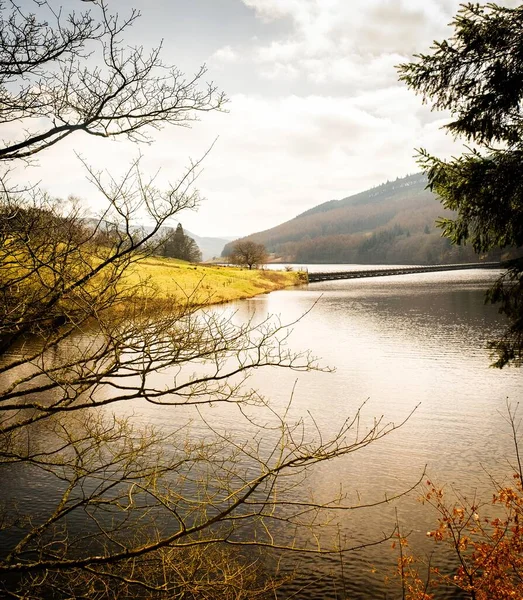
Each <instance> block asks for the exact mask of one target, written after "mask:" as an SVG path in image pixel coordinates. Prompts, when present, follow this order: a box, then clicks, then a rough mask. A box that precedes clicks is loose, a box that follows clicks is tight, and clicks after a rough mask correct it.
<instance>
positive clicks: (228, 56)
mask: <svg viewBox="0 0 523 600" xmlns="http://www.w3.org/2000/svg"><path fill="white" fill-rule="evenodd" d="M237 60H238V54H237V53H236V52H235V51H234V50H233V49H232V47H231V46H223V48H218V50H216V52H214V54H212V55H211V58H210V61H211V62H212V63H215V62H225V63H232V62H236V61H237Z"/></svg>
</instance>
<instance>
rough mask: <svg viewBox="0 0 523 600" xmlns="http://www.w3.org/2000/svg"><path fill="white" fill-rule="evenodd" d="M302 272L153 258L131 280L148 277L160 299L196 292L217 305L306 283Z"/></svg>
mask: <svg viewBox="0 0 523 600" xmlns="http://www.w3.org/2000/svg"><path fill="white" fill-rule="evenodd" d="M302 277H303V276H302V275H300V273H298V272H295V271H291V272H286V271H270V270H268V269H267V270H266V269H259V270H258V269H253V270H251V271H250V270H249V269H243V268H239V267H221V266H218V265H213V266H204V265H194V264H190V263H187V262H184V261H180V260H176V259H172V258H160V257H151V258H147V259H145V260H143V261H141V262H139V263H137V265H136V266H135V267H134V270H133V273H132V276H131V278H130V280H129V282H130V283H137V282H138V281H139V280H140V279H148V280H149V281H150V283H151V284H152V285H153V286H154V287H155V288H156V290H157V294H158V299H160V300H166V299H174V301H176V300H180V301H184V300H186V299H187V297H188V296H191V295H193V294H194V297H193V301H196V302H197V303H199V304H218V303H221V302H229V301H231V300H240V299H243V298H251V297H252V296H257V295H258V294H265V293H267V292H272V291H274V290H280V289H282V288H285V287H290V286H294V285H298V284H300V283H303V278H302Z"/></svg>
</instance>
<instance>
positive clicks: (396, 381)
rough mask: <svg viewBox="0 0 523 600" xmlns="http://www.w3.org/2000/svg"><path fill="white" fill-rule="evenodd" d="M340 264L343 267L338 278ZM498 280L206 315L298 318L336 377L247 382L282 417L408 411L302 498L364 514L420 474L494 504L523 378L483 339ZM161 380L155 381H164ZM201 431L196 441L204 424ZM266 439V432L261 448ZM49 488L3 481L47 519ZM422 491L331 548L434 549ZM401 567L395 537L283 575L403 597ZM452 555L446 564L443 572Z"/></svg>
mask: <svg viewBox="0 0 523 600" xmlns="http://www.w3.org/2000/svg"><path fill="white" fill-rule="evenodd" d="M315 267H321V269H323V268H324V267H325V266H324V265H316V266H315ZM312 268H313V267H311V270H312ZM346 268H347V266H346V265H336V270H344V269H346ZM316 270H318V268H316ZM497 274H498V272H496V271H485V270H467V271H452V272H438V273H423V274H415V275H402V276H391V277H379V278H375V279H353V280H345V281H343V280H341V281H340V280H338V281H332V282H322V283H314V284H310V285H308V286H301V287H299V288H295V289H288V290H282V291H279V292H273V293H271V294H268V295H263V296H258V297H255V298H252V299H249V300H244V301H240V302H235V303H232V304H228V305H223V306H218V307H214V308H212V309H211V310H213V311H216V312H217V313H219V314H222V315H226V316H230V317H231V318H233V319H234V320H236V321H238V322H245V321H247V320H248V319H254V320H255V321H256V320H262V319H264V318H266V316H267V315H276V316H277V317H278V318H280V319H281V321H282V322H284V323H290V322H295V321H296V323H295V325H293V327H292V333H291V334H290V336H289V340H288V341H289V345H290V347H291V348H292V349H294V350H296V351H300V350H304V349H310V350H312V352H313V353H314V354H315V355H317V356H318V357H320V363H321V364H322V365H324V366H328V367H332V368H333V369H335V370H334V371H333V372H322V371H312V372H308V373H296V372H292V371H290V370H286V369H276V368H269V369H259V370H257V371H255V372H254V373H253V374H252V376H251V378H250V380H249V385H251V386H253V387H255V388H256V389H258V390H259V391H260V393H261V394H263V395H264V396H265V397H266V398H268V399H270V403H271V407H272V408H273V409H274V410H275V411H276V412H279V413H281V412H283V411H285V410H286V411H287V414H288V419H289V420H290V421H293V422H296V421H298V419H299V418H300V417H301V416H305V417H308V415H309V414H310V415H312V417H313V418H314V423H315V424H316V425H317V427H318V428H319V429H320V430H321V431H322V434H323V435H324V436H325V437H328V436H329V435H334V434H335V433H336V431H337V428H338V427H339V426H340V424H341V422H342V421H343V419H345V418H347V417H351V416H354V415H355V414H356V413H357V411H358V409H359V408H360V407H362V405H364V406H363V408H362V416H361V426H362V428H364V427H365V426H366V425H371V424H372V423H373V420H374V418H380V417H382V416H383V419H384V422H389V421H391V422H395V423H400V422H402V421H404V420H405V419H406V418H407V417H408V416H409V415H411V416H410V418H409V419H408V420H407V422H406V423H405V424H404V425H403V426H402V427H401V428H400V429H399V430H397V431H395V432H393V433H392V434H391V435H389V436H387V437H385V438H383V439H381V440H379V441H377V442H375V443H372V444H370V445H369V446H367V447H366V448H363V449H361V450H359V451H358V452H355V453H353V454H351V455H349V456H345V457H343V458H342V459H339V460H334V461H332V462H327V463H323V464H321V465H319V467H318V468H317V469H315V470H314V471H311V473H310V474H309V475H308V477H307V478H306V480H305V481H304V482H303V483H302V484H301V485H300V487H299V488H296V489H295V490H294V492H293V494H294V498H295V499H298V500H300V499H304V498H310V497H311V495H312V494H314V498H315V499H317V500H324V501H326V500H328V499H330V498H332V496H333V495H335V494H336V493H337V492H338V490H340V489H341V490H342V493H343V494H345V495H346V503H349V504H351V505H353V506H355V507H356V506H360V507H361V506H362V505H366V504H369V503H370V504H372V503H376V502H379V501H381V500H384V499H385V498H390V497H391V496H394V495H395V494H399V493H401V492H402V491H404V490H406V489H408V488H409V487H410V486H412V485H413V484H414V483H415V482H416V481H417V480H418V479H419V478H420V477H421V476H422V474H423V473H424V470H425V469H426V473H427V474H426V475H425V476H424V477H423V478H424V479H427V478H429V477H430V479H431V480H433V481H435V482H438V483H439V484H441V485H444V486H446V489H448V490H449V491H450V492H452V490H454V491H455V492H457V493H462V494H466V495H467V496H470V495H472V494H474V493H477V494H478V496H480V497H484V498H485V500H487V501H488V500H489V499H490V498H491V494H492V488H491V482H490V480H489V477H490V476H492V477H495V478H498V479H506V480H508V481H510V480H511V479H512V478H511V475H512V470H511V467H510V465H509V463H510V462H511V461H512V462H513V460H514V448H513V445H512V439H511V434H510V428H509V425H508V423H507V421H506V414H507V410H506V406H507V401H510V402H511V403H512V404H513V405H515V404H516V403H517V402H518V401H519V400H520V399H521V396H522V393H521V392H522V388H521V372H520V371H519V370H518V369H514V368H506V369H503V370H501V371H499V370H495V369H491V368H489V364H490V358H489V353H488V351H487V350H486V343H487V341H488V340H489V339H492V338H493V337H495V336H496V335H497V334H499V332H500V331H501V330H502V328H503V319H502V318H501V317H500V316H499V315H498V313H497V310H496V309H495V308H493V307H492V306H488V305H485V304H484V292H485V290H486V289H487V287H488V286H489V285H490V284H491V283H492V282H493V281H494V279H495V278H496V276H497ZM158 377H159V382H161V378H164V377H169V373H162V374H161V375H159V376H158ZM291 398H292V404H291V406H290V408H288V404H289V401H290V399H291ZM414 409H415V410H414ZM112 410H113V409H112ZM167 410H171V411H172V410H174V411H176V412H175V413H173V412H169V413H166V409H165V408H164V407H155V406H151V405H147V404H144V403H141V402H137V401H133V402H131V403H125V404H120V405H117V406H115V407H114V411H115V412H116V413H117V414H119V415H120V416H125V415H126V414H127V413H129V412H132V413H133V414H134V415H135V417H136V419H137V420H138V422H141V423H142V424H143V425H144V426H145V425H151V424H152V425H156V426H157V427H159V428H163V429H166V428H167V429H169V428H173V427H174V428H179V427H181V426H183V423H184V419H187V420H189V419H190V418H191V417H192V416H194V415H192V414H190V411H186V410H185V409H183V410H182V409H167ZM413 411H414V412H413ZM411 413H412V414H411ZM204 414H205V416H206V417H207V418H208V419H209V420H212V425H213V428H215V429H216V430H217V431H227V432H229V433H231V434H233V435H234V436H235V438H236V439H238V440H239V441H244V440H248V439H249V436H250V435H251V427H250V423H249V422H248V421H246V420H244V419H238V418H237V413H236V412H234V409H232V408H231V407H221V406H219V405H215V406H214V407H211V408H209V409H206V412H204ZM167 415H168V416H167ZM309 422H310V421H309ZM193 431H194V434H195V435H198V434H199V433H198V431H199V430H198V427H197V425H196V426H194V427H193ZM271 442H272V440H271V435H270V433H268V434H267V438H266V439H264V440H262V442H261V446H260V447H261V449H262V450H263V449H264V444H266V446H267V448H270V446H271ZM46 486H47V483H46V480H45V477H44V476H42V477H41V478H39V479H37V480H36V479H34V478H27V479H23V478H22V477H20V476H18V477H13V478H12V481H11V480H10V479H9V478H6V479H4V480H3V494H4V496H6V497H8V496H16V497H17V498H18V499H19V500H20V502H22V503H24V502H25V503H27V504H30V503H32V502H34V500H35V499H37V500H38V505H39V507H40V510H42V511H44V510H45V507H46V504H45V503H46V502H47V501H49V500H48V498H50V497H52V494H50V493H49V490H48V489H47V487H46ZM420 494H421V489H418V490H416V491H414V492H412V493H411V494H409V495H408V496H407V497H403V498H401V499H399V500H398V501H396V502H393V503H385V504H382V505H380V506H377V507H374V508H355V509H354V510H351V511H348V512H340V513H339V516H338V522H337V524H330V525H329V526H327V527H325V530H324V531H325V536H326V538H330V539H327V540H326V541H332V539H333V537H334V536H339V538H340V539H341V540H343V541H344V542H345V543H347V544H348V545H350V546H358V545H360V544H366V543H370V542H373V541H375V540H378V539H380V538H382V537H383V536H384V535H387V534H389V533H390V532H391V531H392V530H393V528H394V525H395V522H396V519H397V520H398V522H399V524H400V526H401V529H402V532H403V533H409V540H410V543H411V545H412V547H413V549H414V550H415V551H416V552H419V553H423V552H430V551H431V550H432V549H433V546H434V543H433V542H432V540H430V539H428V538H427V536H426V532H427V530H429V529H433V528H435V526H436V515H435V514H434V513H433V512H431V510H430V508H428V507H427V506H422V505H421V504H420V503H419V502H418V497H419V496H420ZM80 525H81V524H79V526H80ZM284 535H285V534H284ZM396 558H397V554H396V553H395V551H394V550H392V549H391V544H390V542H385V543H383V544H381V545H378V546H372V547H369V548H366V549H363V550H359V551H357V552H353V553H349V554H347V555H345V556H344V557H340V556H339V555H334V556H331V557H323V558H321V557H317V556H312V555H307V556H303V555H299V556H294V557H291V559H290V560H288V561H287V562H285V563H284V568H285V569H287V568H288V569H292V568H293V567H299V571H300V572H299V573H298V575H297V577H296V578H295V580H294V581H293V582H292V583H290V584H289V585H288V586H287V587H286V588H285V590H284V591H285V593H286V594H287V595H288V594H295V596H293V597H296V598H301V599H304V600H320V599H321V600H328V599H333V600H334V599H337V600H341V599H342V598H343V599H345V598H351V599H356V600H358V599H362V600H363V599H367V598H396V597H398V596H397V593H396V592H397V588H396V587H395V584H394V583H390V582H387V578H388V577H390V576H391V575H392V573H393V571H394V564H395V561H396ZM449 560H450V558H449V557H447V556H445V555H443V557H442V559H441V562H442V564H443V566H448V565H449V564H450V563H449V562H448V561H449ZM283 597H285V596H283ZM439 597H440V598H452V597H457V596H452V595H449V594H448V595H445V594H441V595H440V596H439Z"/></svg>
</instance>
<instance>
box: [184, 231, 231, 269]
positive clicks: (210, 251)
mask: <svg viewBox="0 0 523 600" xmlns="http://www.w3.org/2000/svg"><path fill="white" fill-rule="evenodd" d="M185 233H186V234H187V235H188V236H190V237H192V239H193V240H194V241H195V242H196V243H197V244H198V248H200V250H201V251H202V260H204V261H205V260H211V259H212V258H214V257H217V256H220V255H221V253H222V250H223V247H224V246H225V245H226V244H227V243H229V242H230V241H231V240H232V239H233V238H230V237H227V238H218V237H202V236H199V235H196V234H195V233H192V232H190V231H187V229H185Z"/></svg>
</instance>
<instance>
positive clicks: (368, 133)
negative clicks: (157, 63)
mask: <svg viewBox="0 0 523 600" xmlns="http://www.w3.org/2000/svg"><path fill="white" fill-rule="evenodd" d="M500 3H501V4H504V5H507V6H514V5H517V4H518V2H515V1H508V0H507V1H505V2H500ZM78 4H79V3H78V2H76V1H74V2H73V1H72V0H69V1H68V2H65V6H66V8H72V7H77V6H78ZM109 5H110V7H111V8H112V9H113V10H115V11H118V12H120V13H122V15H123V14H125V13H126V12H127V11H128V10H129V7H131V6H132V7H135V8H138V9H139V10H140V11H141V13H142V17H141V19H140V20H139V21H138V22H136V23H135V24H134V26H133V28H132V29H131V30H129V32H128V34H127V37H126V41H128V42H129V43H130V44H144V45H146V46H153V45H157V44H158V42H159V41H160V40H162V39H163V58H164V61H165V62H167V63H170V64H175V65H177V66H178V67H179V68H181V69H182V70H183V71H184V72H185V73H187V74H190V73H193V72H194V71H196V70H197V69H198V68H199V66H200V65H202V64H204V63H205V64H206V65H207V67H208V73H207V76H206V77H207V79H208V80H213V81H214V82H215V83H216V84H217V85H218V86H219V87H220V89H222V90H223V91H224V92H225V93H226V94H227V96H228V98H229V103H228V105H227V112H226V113H221V114H220V113H210V114H204V115H203V116H202V117H201V120H200V122H198V123H195V124H194V126H193V127H192V129H190V130H188V129H182V128H176V127H167V128H165V129H164V130H163V131H162V132H161V133H160V134H158V135H156V142H155V143H154V144H152V145H151V146H147V147H143V148H141V152H142V153H143V155H144V159H143V160H144V163H143V164H144V167H145V168H146V169H147V170H148V171H150V172H151V173H153V172H154V173H156V172H157V171H158V170H159V176H158V181H159V183H161V184H164V183H167V182H168V181H173V180H175V179H176V178H177V176H178V174H179V173H181V171H182V170H183V167H184V165H186V164H187V162H188V160H189V159H190V158H192V159H197V158H199V157H200V156H201V155H203V154H204V153H205V152H206V150H207V149H208V148H209V147H210V146H211V144H212V143H213V142H214V140H216V143H215V145H214V147H213V149H212V151H211V153H210V154H209V156H208V157H207V158H206V160H205V163H204V165H203V167H204V168H203V172H202V173H201V175H200V177H199V180H198V188H199V189H200V191H201V192H202V195H203V196H204V197H205V200H204V201H203V203H202V204H201V206H200V208H199V210H198V212H195V213H187V214H185V215H182V216H181V221H182V223H183V225H184V227H185V228H187V229H189V230H190V231H192V232H194V233H196V234H198V235H207V236H240V235H247V234H249V233H252V232H255V231H260V230H263V229H267V228H270V227H273V226H275V225H277V224H279V223H281V222H283V221H286V220H288V219H290V218H292V217H294V216H296V215H297V214H299V213H300V212H303V211H304V210H307V209H309V208H311V207H313V206H315V205H317V204H320V203H322V202H325V201H327V200H331V199H339V198H343V197H346V196H348V195H351V194H354V193H357V192H359V191H363V190H365V189H367V188H369V187H372V186H374V185H378V184H380V183H383V182H385V181H386V180H388V179H395V178H396V177H401V176H404V175H407V174H409V173H413V172H416V171H417V170H418V168H417V166H416V161H415V156H414V155H415V148H419V147H425V148H427V149H429V150H430V151H431V152H433V153H436V154H439V155H447V156H448V155H450V154H452V153H453V151H454V152H456V151H458V148H457V147H456V145H454V142H453V140H452V139H450V138H449V137H448V136H446V135H445V134H444V133H443V132H442V131H441V125H442V124H443V123H444V122H445V115H442V114H438V113H431V112H430V110H429V108H428V107H427V106H423V105H422V103H421V100H420V99H419V98H417V97H416V96H415V95H414V94H413V93H412V92H410V91H409V90H408V89H406V87H405V86H404V85H403V84H401V83H399V82H398V80H397V72H396V69H395V65H397V64H399V63H401V62H405V61H408V60H410V59H411V57H412V55H413V54H414V53H416V52H423V51H426V50H427V49H428V48H429V46H430V45H431V42H432V41H433V40H434V39H442V38H444V37H447V36H448V35H449V33H450V31H451V30H450V28H449V27H448V23H449V22H450V21H451V19H452V16H453V15H454V14H455V12H456V10H457V8H458V6H459V1H458V0H350V1H349V0H147V1H145V0H134V1H131V2H128V1H125V2H124V1H123V0H115V1H109ZM82 8H83V6H82ZM73 137H74V136H73ZM73 137H71V138H70V139H69V140H68V141H67V142H66V143H62V144H61V145H60V148H59V149H58V148H57V149H56V150H53V151H52V152H49V153H47V155H46V156H43V155H42V158H41V159H40V166H39V167H38V168H37V169H33V170H32V172H31V177H32V179H33V180H34V179H35V178H36V179H41V181H42V184H43V185H45V187H46V188H47V189H48V190H49V191H50V192H51V193H52V194H54V195H58V196H68V195H69V194H76V195H78V196H80V197H82V198H83V199H85V200H86V202H87V203H88V204H89V205H90V206H92V207H96V206H97V203H98V202H99V199H98V198H97V196H96V193H95V191H94V190H93V189H92V188H91V187H89V185H88V184H87V182H86V181H85V177H84V173H83V170H82V167H81V165H80V163H79V161H78V160H77V158H76V157H75V155H74V153H73V152H72V150H75V151H77V152H79V153H80V154H81V155H82V156H83V157H84V158H85V159H86V160H87V161H88V162H89V163H90V164H92V165H93V166H94V167H95V168H109V169H110V170H111V171H112V172H114V173H115V174H117V173H118V171H119V170H122V169H123V168H124V167H125V165H126V164H128V163H129V161H131V160H132V159H133V158H134V157H136V154H137V151H138V150H137V149H136V147H133V146H132V145H129V144H127V143H125V142H122V141H119V142H107V141H103V142H102V143H99V142H98V141H96V140H93V139H91V138H88V136H78V137H75V138H74V139H73ZM51 182H52V183H51Z"/></svg>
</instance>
